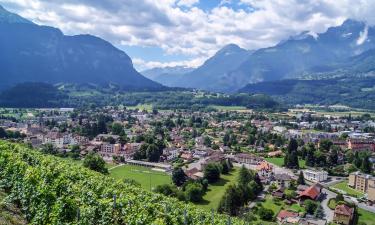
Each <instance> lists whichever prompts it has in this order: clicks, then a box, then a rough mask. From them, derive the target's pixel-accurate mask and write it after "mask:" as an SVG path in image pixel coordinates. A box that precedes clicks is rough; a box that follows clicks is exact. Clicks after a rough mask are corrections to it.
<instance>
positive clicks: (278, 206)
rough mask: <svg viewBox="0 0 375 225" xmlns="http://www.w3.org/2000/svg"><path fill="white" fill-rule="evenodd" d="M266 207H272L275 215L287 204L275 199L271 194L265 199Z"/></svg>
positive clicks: (264, 204) (264, 205)
mask: <svg viewBox="0 0 375 225" xmlns="http://www.w3.org/2000/svg"><path fill="white" fill-rule="evenodd" d="M262 205H263V207H264V208H266V209H271V210H272V211H273V213H274V214H275V215H277V213H279V211H280V210H281V208H283V207H284V206H285V204H284V203H283V202H282V201H277V200H276V201H275V200H274V199H273V197H272V196H271V195H267V196H266V199H265V201H264V202H263V203H262Z"/></svg>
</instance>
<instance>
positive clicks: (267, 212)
mask: <svg viewBox="0 0 375 225" xmlns="http://www.w3.org/2000/svg"><path fill="white" fill-rule="evenodd" d="M257 213H258V215H259V217H260V218H261V219H262V220H266V221H271V220H272V219H273V216H274V213H273V211H272V209H266V208H263V207H260V208H259V209H258V210H257Z"/></svg>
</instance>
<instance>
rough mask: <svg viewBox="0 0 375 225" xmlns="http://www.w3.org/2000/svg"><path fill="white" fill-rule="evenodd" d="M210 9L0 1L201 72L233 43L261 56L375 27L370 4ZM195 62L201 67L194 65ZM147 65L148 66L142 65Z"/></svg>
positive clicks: (185, 0) (38, 19) (158, 2)
mask: <svg viewBox="0 0 375 225" xmlns="http://www.w3.org/2000/svg"><path fill="white" fill-rule="evenodd" d="M215 1H216V0H212V1H210V2H215ZM207 2H208V1H198V0H54V1H48V0H1V1H0V3H1V4H4V5H5V6H6V7H7V8H8V9H10V10H12V11H15V12H17V13H19V14H20V15H22V16H24V17H26V18H28V19H31V20H32V21H33V22H35V23H38V24H44V25H52V26H56V27H60V28H61V29H62V30H63V31H64V32H65V33H68V34H79V33H91V34H94V35H97V36H100V37H102V38H104V39H107V40H110V41H111V42H112V43H113V44H115V45H117V46H120V47H121V46H123V47H125V46H140V47H150V46H151V47H157V48H161V49H162V51H163V52H164V53H163V54H161V55H160V58H161V59H162V58H163V57H164V55H176V56H177V57H175V59H174V61H184V62H185V63H186V64H190V65H189V66H198V65H199V64H200V63H202V62H203V59H204V58H207V57H209V56H212V55H213V54H214V53H215V52H216V51H217V50H218V49H220V48H221V47H223V46H225V45H226V44H229V43H235V44H237V45H239V46H241V47H242V48H246V49H259V48H262V47H269V46H272V45H275V44H276V43H278V42H279V41H281V40H285V39H287V38H288V37H289V36H291V35H296V34H298V33H300V32H302V31H306V30H307V31H312V32H314V33H322V32H324V31H325V30H326V29H327V28H328V27H331V26H335V25H338V24H340V23H342V22H343V21H344V20H345V19H347V18H353V19H357V20H365V21H366V22H368V23H369V24H374V23H375V15H374V14H373V11H374V10H375V1H372V0H361V1H355V2H353V1H350V0H340V1H335V0H268V1H263V0H232V1H224V2H222V1H219V0H217V1H216V2H217V4H216V5H214V6H213V7H209V8H207V7H206V4H208V3H207ZM180 56H181V57H180ZM172 58H173V57H172ZM181 58H183V59H181ZM195 58H200V59H202V60H200V61H199V62H197V60H193V59H195ZM144 61H146V62H147V61H149V60H147V59H146V58H144V59H143V62H144ZM140 62H142V61H141V60H140ZM175 64H176V63H175ZM193 64H194V65H193Z"/></svg>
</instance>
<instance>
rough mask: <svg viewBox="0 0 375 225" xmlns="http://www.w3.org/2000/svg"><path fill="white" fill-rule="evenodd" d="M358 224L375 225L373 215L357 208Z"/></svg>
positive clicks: (374, 215) (374, 216)
mask: <svg viewBox="0 0 375 225" xmlns="http://www.w3.org/2000/svg"><path fill="white" fill-rule="evenodd" d="M358 215H359V218H358V223H361V222H362V223H364V224H367V225H375V213H372V212H369V211H366V210H363V209H360V208H358Z"/></svg>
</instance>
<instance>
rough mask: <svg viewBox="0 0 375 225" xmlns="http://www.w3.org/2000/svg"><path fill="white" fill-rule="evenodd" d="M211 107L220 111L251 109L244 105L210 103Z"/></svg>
mask: <svg viewBox="0 0 375 225" xmlns="http://www.w3.org/2000/svg"><path fill="white" fill-rule="evenodd" d="M210 107H212V108H214V109H216V110H219V111H244V110H249V109H247V108H246V107H244V106H221V105H210Z"/></svg>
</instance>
